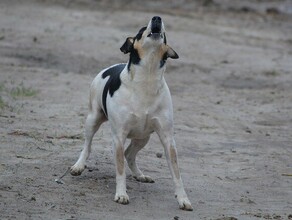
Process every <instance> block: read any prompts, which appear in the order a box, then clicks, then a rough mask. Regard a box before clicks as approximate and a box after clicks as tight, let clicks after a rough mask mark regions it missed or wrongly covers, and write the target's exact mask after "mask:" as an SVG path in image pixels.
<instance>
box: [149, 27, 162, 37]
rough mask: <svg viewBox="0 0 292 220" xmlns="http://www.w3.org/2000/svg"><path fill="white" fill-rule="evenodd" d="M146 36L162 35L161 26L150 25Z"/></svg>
mask: <svg viewBox="0 0 292 220" xmlns="http://www.w3.org/2000/svg"><path fill="white" fill-rule="evenodd" d="M147 37H152V38H154V39H158V38H161V37H162V34H161V26H160V27H158V26H154V27H153V26H152V27H151V32H150V34H148V36H147Z"/></svg>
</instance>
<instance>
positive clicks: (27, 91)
mask: <svg viewBox="0 0 292 220" xmlns="http://www.w3.org/2000/svg"><path fill="white" fill-rule="evenodd" d="M37 93H38V91H37V90H34V89H32V88H31V87H29V88H27V87H25V86H24V85H23V83H21V84H20V85H19V86H17V87H16V88H13V89H11V91H10V94H11V96H12V97H14V98H16V97H32V96H35V95H37Z"/></svg>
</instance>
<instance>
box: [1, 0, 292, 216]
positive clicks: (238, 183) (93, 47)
mask: <svg viewBox="0 0 292 220" xmlns="http://www.w3.org/2000/svg"><path fill="white" fill-rule="evenodd" d="M23 2H24V1H5V0H3V1H1V2H0V95H1V96H0V125H1V126H0V219H127V220H128V219H179V220H181V219H183V220H185V219H212V220H215V219H220V220H228V219H229V220H232V219H233V220H236V219H240V220H241V219H292V136H291V134H292V86H291V85H292V75H291V74H292V16H291V14H290V15H289V12H291V9H292V5H291V4H292V3H291V1H271V0H266V1H244V2H246V5H244V4H243V3H242V2H243V1H238V0H237V1H233V3H232V1H228V0H225V1H221V3H220V4H219V3H218V2H220V1H199V2H193V1H187V0H186V1H181V2H179V1H177V2H176V1H160V2H158V1H147V3H144V5H143V2H142V1H137V2H133V1H127V2H126V3H120V2H119V1H85V0H79V1H61V0H60V1H57V0H56V1H41V0H39V1H33V0H28V1H25V3H23ZM145 2H146V1H145ZM276 2H277V3H276ZM165 3H167V4H166V6H165ZM231 6H232V7H231ZM153 15H160V16H161V17H162V18H163V20H164V23H165V26H166V30H167V37H168V43H169V45H171V46H172V47H173V48H174V49H175V50H176V51H177V53H178V54H179V55H180V59H179V60H169V61H168V63H167V73H166V75H165V77H166V80H167V82H168V84H169V87H170V90H171V93H172V96H173V104H174V116H175V135H176V142H177V147H178V152H179V165H180V169H181V173H182V178H183V181H184V185H185V188H186V191H187V193H188V195H189V198H190V200H191V201H192V204H193V207H194V211H193V212H185V211H182V210H179V209H178V204H177V202H176V199H175V198H174V191H173V185H172V180H171V178H170V172H169V170H168V167H167V163H166V160H165V157H164V155H163V148H162V146H161V145H160V143H159V140H158V138H157V136H156V135H153V137H152V139H151V142H150V143H149V144H148V145H147V146H146V148H145V149H144V150H142V151H141V153H140V154H139V155H138V161H139V165H140V167H141V168H142V170H144V172H145V173H146V174H147V175H150V176H152V177H153V178H154V179H155V183H154V184H146V183H139V182H136V181H135V180H134V179H133V178H132V177H131V176H130V172H129V170H127V188H128V194H129V196H130V204H129V205H127V206H125V205H119V204H116V203H115V202H114V201H113V198H114V193H115V171H114V164H113V160H112V153H111V136H110V129H109V126H108V125H107V124H104V125H103V126H102V128H101V129H100V131H99V132H98V133H97V134H96V136H95V138H94V141H93V152H92V154H91V157H90V158H89V161H88V163H87V165H88V168H87V169H86V170H85V171H84V173H83V174H82V175H81V176H79V177H72V176H71V175H69V174H68V175H66V176H65V177H64V178H63V179H62V181H63V182H64V184H58V183H56V182H55V179H57V178H59V177H60V176H61V175H62V174H64V173H65V171H66V170H67V168H68V167H70V166H71V165H73V164H74V162H75V161H76V159H77V157H78V155H79V153H80V151H81V148H82V144H83V127H84V121H85V117H86V114H87V104H88V92H89V85H90V83H91V81H92V79H93V78H94V76H95V75H96V74H97V72H98V71H99V70H101V69H102V68H104V67H107V66H108V65H111V64H115V63H117V62H127V59H128V56H127V55H124V54H122V53H121V52H120V50H119V48H120V46H121V45H122V44H123V42H124V40H125V38H126V37H128V36H133V35H135V34H136V32H137V31H138V30H139V28H140V27H142V26H144V25H145V24H147V23H148V21H149V19H150V18H151V17H152V16H153ZM157 153H162V158H159V157H157V156H156V154H157Z"/></svg>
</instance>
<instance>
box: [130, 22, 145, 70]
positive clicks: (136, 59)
mask: <svg viewBox="0 0 292 220" xmlns="http://www.w3.org/2000/svg"><path fill="white" fill-rule="evenodd" d="M146 29H147V27H142V28H141V29H140V30H139V32H138V34H137V35H136V37H135V38H134V43H135V41H136V40H137V41H139V40H141V38H142V35H143V33H144V31H145V30H146ZM134 43H133V45H134ZM140 60H141V58H140V56H139V54H138V51H137V50H136V49H134V47H132V48H131V51H130V59H129V64H128V71H130V68H131V65H132V64H135V65H137V64H139V63H140Z"/></svg>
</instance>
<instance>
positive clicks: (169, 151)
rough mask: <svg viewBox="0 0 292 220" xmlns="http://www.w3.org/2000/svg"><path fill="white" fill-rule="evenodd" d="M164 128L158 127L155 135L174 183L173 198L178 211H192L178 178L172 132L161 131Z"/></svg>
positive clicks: (180, 180) (179, 177)
mask: <svg viewBox="0 0 292 220" xmlns="http://www.w3.org/2000/svg"><path fill="white" fill-rule="evenodd" d="M166 127H167V126H166ZM166 127H165V126H161V125H160V126H159V128H158V130H157V134H158V136H159V138H160V141H161V143H162V145H163V147H164V151H165V156H166V159H167V163H168V166H169V169H170V172H171V176H172V179H173V181H174V186H175V196H176V198H177V201H178V204H179V208H180V209H183V210H187V211H192V210H193V207H192V205H191V202H190V200H189V199H188V196H187V194H186V192H185V189H184V186H183V183H182V179H181V176H180V171H179V167H178V161H177V150H176V145H175V141H174V138H173V131H172V129H170V130H163V129H162V128H166ZM168 127H170V126H168Z"/></svg>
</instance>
